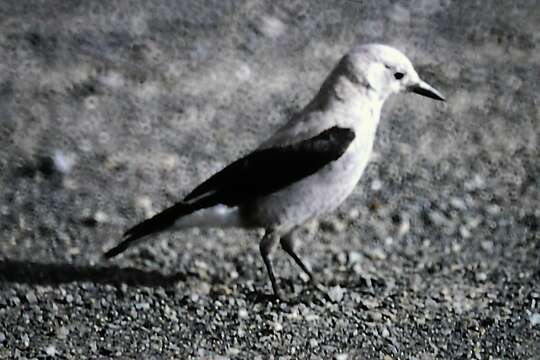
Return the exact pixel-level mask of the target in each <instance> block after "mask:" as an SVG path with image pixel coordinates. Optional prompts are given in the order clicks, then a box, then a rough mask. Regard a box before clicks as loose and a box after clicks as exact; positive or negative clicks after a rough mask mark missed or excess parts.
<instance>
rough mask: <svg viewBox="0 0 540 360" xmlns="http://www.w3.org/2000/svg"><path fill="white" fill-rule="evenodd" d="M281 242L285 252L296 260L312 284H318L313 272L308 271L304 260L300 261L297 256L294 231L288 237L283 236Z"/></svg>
mask: <svg viewBox="0 0 540 360" xmlns="http://www.w3.org/2000/svg"><path fill="white" fill-rule="evenodd" d="M279 242H280V244H281V247H282V248H283V250H285V252H286V253H287V254H289V256H290V257H292V258H293V259H294V261H295V262H296V263H297V264H298V266H300V268H301V269H302V271H303V272H305V273H306V275H307V276H309V280H310V281H311V282H312V283H316V282H317V281H316V280H315V277H314V276H313V273H312V272H311V270H309V269H308V267H307V266H306V264H304V262H303V261H302V259H300V257H299V256H298V255H297V254H296V252H295V250H294V248H295V246H294V245H295V237H294V231H291V232H290V233H288V234H287V235H285V236H282V237H281V238H280V239H279Z"/></svg>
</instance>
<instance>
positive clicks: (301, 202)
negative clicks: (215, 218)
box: [243, 149, 371, 231]
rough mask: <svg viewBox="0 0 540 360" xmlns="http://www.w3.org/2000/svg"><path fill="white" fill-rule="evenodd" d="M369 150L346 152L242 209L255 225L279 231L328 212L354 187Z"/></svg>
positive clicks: (286, 229)
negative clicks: (311, 172) (308, 174)
mask: <svg viewBox="0 0 540 360" xmlns="http://www.w3.org/2000/svg"><path fill="white" fill-rule="evenodd" d="M370 150H371V149H368V151H362V152H358V151H357V152H350V153H348V154H347V153H346V154H345V155H344V156H343V157H342V158H340V159H338V160H336V161H333V162H332V163H330V164H328V165H326V166H325V167H324V168H322V169H321V170H319V171H318V172H316V173H315V174H313V175H310V176H308V177H306V178H304V179H302V180H300V181H299V182H297V183H294V184H292V185H289V186H287V187H285V188H283V189H281V190H279V191H277V192H275V193H272V194H270V195H267V196H264V197H261V198H258V199H257V200H256V201H254V202H253V203H251V204H249V205H248V206H246V207H245V208H244V209H243V210H244V211H246V212H247V213H246V215H247V216H248V217H249V218H250V219H252V220H253V221H254V223H255V224H257V226H262V227H265V228H276V229H280V230H282V231H288V230H289V229H291V228H293V227H295V226H297V225H301V224H303V223H304V222H306V221H307V220H309V219H311V218H313V217H316V216H319V215H321V214H324V213H327V212H330V211H332V210H334V209H335V208H336V207H337V206H339V205H340V204H341V203H342V202H343V201H344V200H345V199H346V198H347V197H348V196H349V195H350V194H351V192H352V191H353V190H354V187H355V186H356V184H357V183H358V181H359V180H360V177H361V176H362V173H363V172H364V169H365V167H366V165H367V162H368V158H369V153H370Z"/></svg>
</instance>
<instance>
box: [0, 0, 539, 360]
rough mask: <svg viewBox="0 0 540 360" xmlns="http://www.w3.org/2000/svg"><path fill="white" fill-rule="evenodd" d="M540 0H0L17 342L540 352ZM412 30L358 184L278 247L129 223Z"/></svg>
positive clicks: (27, 346) (35, 345)
mask: <svg viewBox="0 0 540 360" xmlns="http://www.w3.org/2000/svg"><path fill="white" fill-rule="evenodd" d="M539 24H540V7H539V6H538V1H536V0H530V1H505V2H502V1H501V2H495V1H457V0H455V1H451V0H411V1H400V2H397V1H389V0H382V1H360V0H355V1H353V0H341V1H337V0H334V1H331V0H311V1H304V0H302V1H300V0H292V1H262V0H254V1H232V0H229V1H224V0H197V1H190V0H183V1H173V0H169V1H161V0H159V1H143V0H132V1H124V0H119V1H97V0H94V1H83V0H72V1H64V0H48V1H37V0H21V1H15V0H3V1H1V2H0V145H1V149H2V151H1V152H0V188H1V189H2V190H1V191H0V234H1V238H0V358H2V359H36V358H37V359H52V358H59V359H85V358H88V359H106V358H122V359H127V358H133V359H143V358H144V359H174V358H175V359H228V358H237V359H245V358H252V359H267V358H274V359H331V358H334V359H340V360H345V359H381V360H391V359H411V360H413V359H417V360H426V359H540V265H539V261H540V260H539V253H540V236H539V231H540V210H539V203H540V202H539V200H540V199H539V198H540V196H539V195H540V161H539V156H540V145H539V134H540V126H539V119H540V104H539V97H538V94H539V93H540V82H539V81H538V80H539V79H540V48H539V41H540V28H539ZM374 41H377V42H383V43H388V44H391V45H394V46H396V47H398V48H399V49H401V50H403V51H404V52H405V53H406V54H407V55H408V56H409V57H410V58H411V59H412V60H413V62H414V63H415V64H416V66H417V70H418V72H419V73H420V74H421V75H422V76H423V77H424V78H425V79H426V80H427V81H428V82H430V83H432V84H433V85H434V86H436V87H437V88H439V89H440V90H441V91H442V92H443V93H444V94H445V95H446V97H447V99H448V101H447V102H446V103H440V102H433V101H430V100H429V99H425V98H422V97H419V96H415V95H399V96H395V97H393V98H392V99H390V100H389V101H388V102H387V104H386V106H385V108H384V110H383V121H382V122H381V125H380V128H379V132H378V138H377V141H376V145H375V154H374V156H373V159H372V162H371V164H370V165H369V167H368V169H367V172H366V174H365V176H364V178H363V179H362V180H361V182H360V184H359V186H358V187H357V190H356V192H355V193H354V195H353V196H351V198H350V199H348V201H347V202H346V203H345V204H344V205H343V206H341V207H340V209H339V210H338V211H337V212H335V213H334V214H329V215H328V216H326V217H324V218H322V219H320V221H319V222H313V223H310V224H307V226H306V227H305V230H304V231H303V232H302V233H301V234H300V235H299V236H300V237H301V238H302V239H303V241H301V246H300V249H299V252H300V253H301V254H302V255H303V257H304V258H305V259H306V261H307V262H308V263H309V264H310V265H311V267H312V268H313V270H314V272H315V273H316V274H317V275H318V276H319V277H320V279H321V281H322V282H323V283H324V284H325V286H326V288H327V290H328V295H329V296H330V298H331V299H332V301H328V300H326V298H325V297H324V296H322V295H321V294H320V293H319V292H317V291H315V290H314V289H313V288H312V287H311V286H310V285H309V284H307V283H306V281H305V280H306V279H305V278H303V277H302V275H301V273H300V271H299V269H298V268H297V267H296V266H295V264H294V263H292V262H291V261H290V260H289V258H288V257H287V256H286V255H285V254H284V252H282V251H278V252H277V253H276V256H275V262H276V270H277V272H278V274H279V277H280V279H281V284H282V286H283V287H284V290H285V292H286V293H288V294H290V295H291V298H292V300H291V301H290V302H288V303H281V302H273V301H270V300H269V297H268V296H267V295H268V294H270V287H269V282H268V278H267V275H266V272H265V270H264V266H263V264H262V261H261V259H260V257H259V254H258V246H257V240H258V237H259V236H260V234H259V233H258V232H256V231H251V232H246V231H241V230H227V231H223V230H204V231H203V230H197V229H193V230H191V231H186V232H182V233H177V234H174V235H161V236H158V237H157V238H156V239H155V240H154V241H150V242H148V243H145V244H141V246H138V247H136V248H133V249H130V250H129V251H128V252H126V253H125V255H124V256H121V257H119V258H118V259H114V261H110V262H106V261H103V260H102V259H101V258H100V256H101V254H102V253H103V251H104V250H105V249H108V248H110V247H111V246H112V245H113V244H115V243H116V242H117V241H118V240H119V237H120V236H121V233H122V232H123V230H125V229H126V228H127V227H129V226H130V225H133V224H134V223H136V222H138V221H140V220H142V219H144V218H145V217H147V216H150V215H152V214H153V213H155V212H156V211H159V210H160V209H162V208H163V207H165V206H167V205H170V204H172V203H173V202H174V201H176V200H178V199H180V198H182V196H183V195H185V194H186V193H187V192H188V191H189V190H191V189H192V188H193V187H194V186H195V185H196V184H197V183H198V182H200V181H202V180H204V179H205V178H206V177H208V176H209V175H211V174H212V173H213V172H215V171H217V170H219V169H220V168H221V167H223V166H224V165H226V164H227V163H228V162H230V161H232V160H234V159H235V158H237V157H239V156H241V155H242V154H245V153H246V152H248V151H249V150H250V149H252V148H253V147H254V146H256V144H258V143H259V142H261V141H263V140H264V139H265V138H267V137H268V136H269V134H270V133H271V132H272V131H273V130H274V129H276V127H278V126H279V125H280V124H282V123H283V122H284V121H285V120H286V118H287V117H288V116H290V114H292V113H294V112H295V111H298V110H299V109H300V108H301V107H302V106H303V105H304V104H306V102H307V101H309V99H310V98H311V97H312V96H313V95H314V93H315V92H316V91H317V89H318V87H319V86H320V84H321V82H322V80H323V79H324V78H325V76H326V75H327V74H328V72H329V71H330V70H331V68H332V67H333V66H334V64H335V63H336V62H337V61H338V60H339V58H340V56H341V55H343V54H344V53H345V52H346V51H347V49H348V48H350V47H351V46H352V45H353V44H355V43H358V42H374Z"/></svg>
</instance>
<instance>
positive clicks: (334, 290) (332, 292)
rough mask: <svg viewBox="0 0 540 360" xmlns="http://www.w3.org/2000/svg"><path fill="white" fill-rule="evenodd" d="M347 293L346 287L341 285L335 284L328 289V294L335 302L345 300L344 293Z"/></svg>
mask: <svg viewBox="0 0 540 360" xmlns="http://www.w3.org/2000/svg"><path fill="white" fill-rule="evenodd" d="M344 294H345V289H344V288H342V287H340V286H334V287H331V288H330V289H328V296H329V297H330V299H332V301H333V302H340V301H341V300H343V295H344Z"/></svg>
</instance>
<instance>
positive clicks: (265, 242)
mask: <svg viewBox="0 0 540 360" xmlns="http://www.w3.org/2000/svg"><path fill="white" fill-rule="evenodd" d="M277 239H278V236H277V234H276V233H274V232H273V231H269V232H267V233H266V234H265V235H264V237H263V238H262V239H261V242H260V244H259V250H260V252H261V256H262V258H263V261H264V265H265V266H266V271H267V272H268V277H270V282H271V283H272V290H274V295H275V296H276V298H278V299H281V294H280V291H279V288H278V286H277V282H276V277H275V276H274V268H273V266H272V261H271V260H270V255H271V254H272V251H273V250H274V247H275V245H276V241H277Z"/></svg>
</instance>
